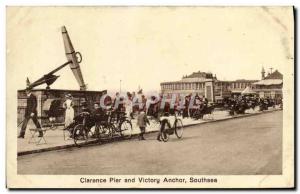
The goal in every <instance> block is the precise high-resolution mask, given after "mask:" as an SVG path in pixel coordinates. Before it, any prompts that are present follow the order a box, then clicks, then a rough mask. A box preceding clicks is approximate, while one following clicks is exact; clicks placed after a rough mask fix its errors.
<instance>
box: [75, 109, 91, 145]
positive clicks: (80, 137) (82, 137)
mask: <svg viewBox="0 0 300 194" xmlns="http://www.w3.org/2000/svg"><path fill="white" fill-rule="evenodd" d="M89 118H90V113H88V112H82V113H80V115H79V116H78V117H77V118H76V119H75V121H76V122H80V121H81V123H79V124H77V125H76V126H75V127H74V130H73V135H72V137H73V140H74V143H75V145H76V146H78V147H79V146H80V145H81V144H83V143H86V142H87V141H88V139H90V138H91V137H93V136H95V131H92V130H91V127H92V126H90V123H88V119H89ZM88 124H89V125H88Z"/></svg>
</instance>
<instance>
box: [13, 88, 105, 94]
mask: <svg viewBox="0 0 300 194" xmlns="http://www.w3.org/2000/svg"><path fill="white" fill-rule="evenodd" d="M25 90H26V89H23V90H18V92H22V91H23V92H24V91H25ZM31 91H47V92H82V93H100V92H101V93H107V90H100V91H91V90H65V89H38V88H34V89H32V90H31Z"/></svg>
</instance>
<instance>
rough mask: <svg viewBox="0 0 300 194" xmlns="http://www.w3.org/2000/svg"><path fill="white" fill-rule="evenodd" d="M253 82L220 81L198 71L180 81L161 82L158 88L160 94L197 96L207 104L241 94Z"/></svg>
mask: <svg viewBox="0 0 300 194" xmlns="http://www.w3.org/2000/svg"><path fill="white" fill-rule="evenodd" d="M254 82H257V80H244V79H242V80H235V81H221V80H218V79H217V77H216V75H215V76H213V74H212V73H206V72H200V71H198V72H193V73H192V74H191V75H188V76H183V77H182V79H181V80H180V81H172V82H162V83H161V84H160V86H161V93H162V94H183V95H189V94H198V95H199V96H202V97H205V98H207V99H208V101H209V102H215V101H219V100H222V99H223V98H224V97H230V96H231V95H232V94H233V93H237V94H238V93H241V92H242V91H243V90H244V89H245V88H246V87H252V84H253V83H254Z"/></svg>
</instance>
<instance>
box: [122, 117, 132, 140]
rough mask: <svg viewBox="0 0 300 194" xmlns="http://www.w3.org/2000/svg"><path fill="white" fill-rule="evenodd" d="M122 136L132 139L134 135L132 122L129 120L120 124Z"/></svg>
mask: <svg viewBox="0 0 300 194" xmlns="http://www.w3.org/2000/svg"><path fill="white" fill-rule="evenodd" d="M120 133H121V136H122V137H123V138H125V139H130V138H131V135H132V124H131V122H130V121H129V120H124V121H123V122H122V123H121V124H120Z"/></svg>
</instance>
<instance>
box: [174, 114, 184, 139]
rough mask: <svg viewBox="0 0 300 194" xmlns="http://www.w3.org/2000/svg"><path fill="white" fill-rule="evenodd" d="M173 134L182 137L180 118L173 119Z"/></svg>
mask: <svg viewBox="0 0 300 194" xmlns="http://www.w3.org/2000/svg"><path fill="white" fill-rule="evenodd" d="M175 134H176V136H177V138H178V139H180V138H182V134H183V124H182V121H181V119H176V121H175Z"/></svg>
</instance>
